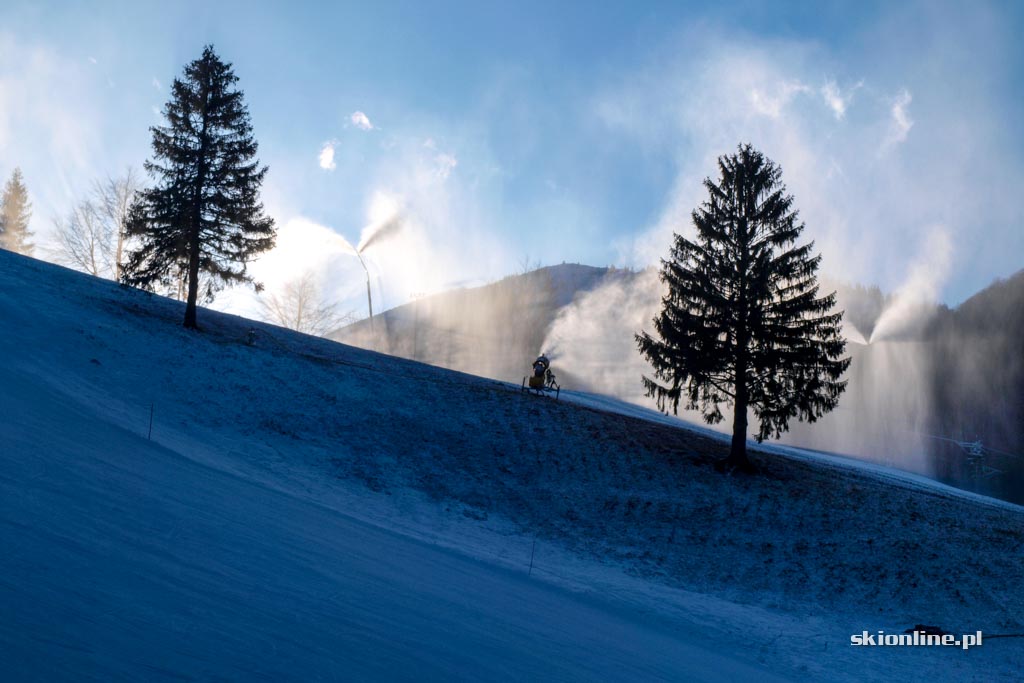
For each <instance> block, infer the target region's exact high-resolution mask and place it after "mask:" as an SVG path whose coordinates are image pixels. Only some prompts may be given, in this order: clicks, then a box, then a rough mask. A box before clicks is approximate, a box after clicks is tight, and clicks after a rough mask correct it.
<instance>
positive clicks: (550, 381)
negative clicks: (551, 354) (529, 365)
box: [522, 354, 562, 398]
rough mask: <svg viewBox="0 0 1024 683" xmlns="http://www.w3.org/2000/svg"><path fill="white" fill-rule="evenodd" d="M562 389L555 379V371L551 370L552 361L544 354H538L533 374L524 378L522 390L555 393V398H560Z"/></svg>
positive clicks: (534, 362) (535, 392)
mask: <svg viewBox="0 0 1024 683" xmlns="http://www.w3.org/2000/svg"><path fill="white" fill-rule="evenodd" d="M561 390H562V388H561V387H560V386H559V385H558V382H556V381H555V373H553V372H551V361H549V360H548V357H547V356H545V355H543V354H541V355H540V356H537V360H535V361H533V374H532V375H530V376H529V377H524V378H523V387H522V391H528V392H530V393H531V394H538V395H540V394H551V393H554V395H555V398H558V395H559V393H560V392H561Z"/></svg>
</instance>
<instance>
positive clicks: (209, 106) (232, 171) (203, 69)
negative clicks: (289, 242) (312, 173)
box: [122, 46, 274, 328]
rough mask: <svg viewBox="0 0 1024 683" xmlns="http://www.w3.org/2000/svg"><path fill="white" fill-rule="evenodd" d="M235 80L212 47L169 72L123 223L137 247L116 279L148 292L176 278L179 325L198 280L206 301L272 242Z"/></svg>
mask: <svg viewBox="0 0 1024 683" xmlns="http://www.w3.org/2000/svg"><path fill="white" fill-rule="evenodd" d="M237 81H238V77H237V76H235V74H234V72H233V71H232V69H231V65H230V64H227V63H225V62H223V61H221V59H220V58H219V57H218V56H217V55H216V53H215V52H214V50H213V47H212V46H207V47H206V48H205V49H204V50H203V55H202V57H200V58H199V59H197V60H195V61H193V62H191V63H190V64H188V65H187V66H186V67H185V71H184V74H183V76H182V77H181V78H176V79H175V80H174V84H173V85H172V87H171V93H172V97H171V100H170V101H169V102H168V103H167V104H166V105H165V106H164V110H163V115H164V117H165V119H166V125H163V126H154V127H153V128H151V129H150V130H151V132H152V134H153V158H152V160H150V161H147V162H146V171H147V173H148V174H149V176H150V177H151V178H152V179H153V180H154V181H155V184H154V186H153V187H151V188H148V189H145V190H143V191H142V192H140V193H139V195H138V197H137V201H136V202H135V203H134V205H133V207H132V210H131V212H130V217H129V220H128V225H127V233H128V235H129V236H130V237H133V238H136V240H137V242H136V243H137V244H138V245H139V246H138V247H137V248H136V249H134V250H133V251H132V252H131V253H130V254H129V257H128V260H127V263H126V264H125V268H124V274H123V276H122V281H123V282H125V283H126V284H129V285H132V286H137V287H143V288H146V289H150V290H152V289H153V288H154V286H155V285H157V284H159V285H162V286H163V287H164V288H165V289H166V288H169V287H173V286H174V285H175V283H177V282H178V281H179V280H180V278H182V277H184V283H185V285H186V287H187V292H188V293H187V298H186V307H185V322H184V325H185V327H188V328H195V327H196V300H197V298H198V295H199V285H200V281H202V282H203V283H204V286H205V290H206V291H204V292H203V295H204V298H205V299H206V300H207V301H209V300H210V299H212V297H213V294H214V293H215V292H216V291H218V290H219V289H220V288H222V287H223V286H225V285H230V284H235V283H240V282H249V283H253V280H252V277H251V276H250V275H249V274H248V272H247V269H246V265H247V263H248V262H249V261H251V260H252V259H253V258H254V257H255V256H257V255H258V254H260V253H262V252H264V251H266V250H268V249H270V248H271V247H273V245H274V221H273V219H271V218H269V217H267V216H265V215H264V213H263V205H262V204H261V203H260V201H259V189H260V185H261V183H262V182H263V178H264V176H265V175H266V173H267V167H266V166H263V167H262V168H261V167H260V165H259V161H258V160H257V159H256V151H257V144H256V140H255V138H254V137H253V133H252V124H251V123H250V120H249V112H248V110H247V108H246V106H245V104H244V102H243V99H242V97H243V94H242V91H241V90H238V89H237V88H236V87H235V84H236V83H237ZM253 284H254V285H255V286H256V289H257V291H259V290H260V289H261V287H260V285H258V284H256V283H253Z"/></svg>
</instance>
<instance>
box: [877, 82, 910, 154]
mask: <svg viewBox="0 0 1024 683" xmlns="http://www.w3.org/2000/svg"><path fill="white" fill-rule="evenodd" d="M913 99H914V98H913V97H911V95H910V91H909V90H907V89H906V88H904V89H903V90H901V91H900V93H899V95H897V96H896V100H895V101H894V102H893V103H892V109H890V113H891V115H892V121H891V122H890V124H889V135H888V137H886V139H885V142H884V144H883V147H890V146H892V145H898V144H900V143H901V142H903V141H905V140H906V139H907V134H908V133H910V129H911V128H913V126H914V120H913V119H912V118H910V114H909V113H908V112H907V107H909V106H910V103H911V101H913Z"/></svg>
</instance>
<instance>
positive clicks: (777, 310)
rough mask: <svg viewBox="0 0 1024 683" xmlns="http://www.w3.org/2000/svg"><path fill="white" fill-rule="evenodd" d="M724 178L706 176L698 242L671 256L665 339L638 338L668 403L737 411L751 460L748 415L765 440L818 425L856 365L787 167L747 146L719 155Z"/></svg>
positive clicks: (650, 385)
mask: <svg viewBox="0 0 1024 683" xmlns="http://www.w3.org/2000/svg"><path fill="white" fill-rule="evenodd" d="M718 168H719V171H720V175H721V177H720V178H719V180H718V181H717V182H714V181H712V180H711V179H710V178H707V179H705V181H704V187H705V188H706V189H707V191H708V199H707V200H706V201H705V202H704V203H703V204H701V206H700V207H698V208H697V209H696V210H695V211H694V212H693V214H692V216H693V223H694V226H695V228H696V238H695V239H694V240H693V241H691V240H689V239H686V238H685V237H682V236H680V235H678V234H677V235H675V241H674V244H673V246H672V249H671V252H670V258H668V259H667V260H663V261H662V266H661V280H662V281H663V282H664V283H665V284H666V285H667V286H668V294H667V295H666V296H665V297H664V298H663V299H662V310H661V312H660V313H659V315H658V316H657V317H656V318H655V319H654V321H653V322H654V329H655V330H656V333H657V334H656V336H652V335H649V334H647V333H646V332H641V333H640V334H638V335H636V341H637V345H638V346H639V349H640V352H641V353H642V354H643V355H644V356H646V358H647V359H648V360H649V361H650V363H651V366H652V367H653V369H654V373H653V374H654V377H653V378H649V377H644V378H643V383H644V387H645V389H646V391H647V395H648V396H650V397H653V398H655V399H656V401H657V405H658V408H659V409H660V410H662V411H665V412H667V408H668V407H669V406H671V408H672V411H673V412H675V413H678V410H679V402H680V400H683V401H684V405H685V407H686V408H688V409H691V410H700V411H701V413H702V414H703V416H704V419H705V420H706V421H707V422H708V423H711V424H714V423H717V422H720V421H721V420H722V419H723V414H722V411H721V406H722V404H725V405H731V406H732V407H733V429H732V447H731V448H730V451H729V458H728V460H727V461H726V463H727V464H728V465H729V466H730V467H738V468H744V469H745V468H748V467H749V466H750V463H749V461H748V459H747V453H746V436H747V411H748V409H752V410H753V412H754V415H755V416H756V418H757V419H758V420H759V421H760V426H759V429H758V432H757V435H756V438H757V440H758V442H760V441H762V440H764V439H765V438H768V437H775V438H778V437H779V436H780V435H781V434H782V432H784V431H786V430H787V429H788V424H789V420H790V419H791V418H794V417H795V418H798V419H800V420H807V421H809V422H813V421H815V420H816V419H818V418H819V417H821V416H822V415H824V414H825V413H826V412H828V411H830V410H832V409H833V408H835V406H836V405H837V404H838V401H839V396H840V394H841V393H842V392H843V390H844V389H845V388H846V382H845V381H843V380H840V377H841V376H842V374H843V373H844V372H845V371H846V368H847V367H848V366H849V364H850V359H849V358H841V356H842V355H843V353H844V351H845V349H846V342H845V340H844V339H843V337H842V336H841V334H840V321H841V319H842V313H841V312H838V313H836V312H833V308H834V305H835V294H834V293H832V294H827V295H821V294H820V293H819V288H818V282H817V270H818V266H819V263H820V261H821V256H820V255H814V254H813V253H812V250H813V247H814V243H813V242H810V243H807V244H804V245H802V246H798V245H797V244H796V242H797V239H798V238H799V236H800V233H801V232H802V231H803V229H804V225H803V223H801V222H798V215H797V212H796V211H795V210H794V208H793V197H792V196H791V195H787V194H786V189H785V186H784V185H783V184H782V170H781V169H780V168H779V166H778V165H776V164H775V163H773V162H772V161H771V160H770V159H768V158H767V157H765V156H764V155H763V154H762V153H761V152H759V151H757V150H755V149H754V148H753V147H751V146H750V145H749V144H746V145H740V147H739V149H738V150H737V153H736V154H729V155H725V156H722V157H719V159H718Z"/></svg>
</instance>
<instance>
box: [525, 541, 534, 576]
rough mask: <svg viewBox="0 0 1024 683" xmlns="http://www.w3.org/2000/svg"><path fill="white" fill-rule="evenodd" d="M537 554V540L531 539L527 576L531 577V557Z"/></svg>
mask: <svg viewBox="0 0 1024 683" xmlns="http://www.w3.org/2000/svg"><path fill="white" fill-rule="evenodd" d="M536 554H537V539H536V538H535V539H533V549H532V550H530V571H528V572H526V575H527V576H533V556H534V555H536Z"/></svg>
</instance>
